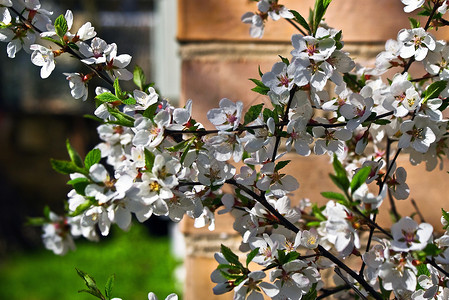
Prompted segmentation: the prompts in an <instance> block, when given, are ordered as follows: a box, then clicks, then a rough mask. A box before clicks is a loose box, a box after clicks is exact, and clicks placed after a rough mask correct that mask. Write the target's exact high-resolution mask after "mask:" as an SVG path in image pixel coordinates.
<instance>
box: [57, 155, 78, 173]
mask: <svg viewBox="0 0 449 300" xmlns="http://www.w3.org/2000/svg"><path fill="white" fill-rule="evenodd" d="M50 164H51V167H52V168H53V170H55V171H56V172H58V173H61V174H71V173H77V172H79V173H85V172H84V170H83V169H81V168H80V167H78V166H76V165H75V164H74V163H73V162H72V161H68V160H57V159H53V158H52V159H50Z"/></svg>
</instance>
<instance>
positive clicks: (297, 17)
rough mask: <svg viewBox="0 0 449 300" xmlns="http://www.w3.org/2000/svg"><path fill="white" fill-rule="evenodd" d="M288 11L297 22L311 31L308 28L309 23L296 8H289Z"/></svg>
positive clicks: (309, 31)
mask: <svg viewBox="0 0 449 300" xmlns="http://www.w3.org/2000/svg"><path fill="white" fill-rule="evenodd" d="M290 12H291V13H292V14H293V16H295V19H294V20H295V21H296V22H297V23H299V25H301V26H302V27H304V29H305V30H307V32H308V33H309V34H310V33H311V32H312V31H311V30H310V27H309V24H308V23H307V21H306V19H304V17H303V16H301V14H300V13H299V12H297V11H296V10H290Z"/></svg>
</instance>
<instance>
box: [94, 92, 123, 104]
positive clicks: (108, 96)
mask: <svg viewBox="0 0 449 300" xmlns="http://www.w3.org/2000/svg"><path fill="white" fill-rule="evenodd" d="M95 99H97V100H99V101H101V102H103V103H104V102H116V101H120V99H119V98H118V97H117V96H116V95H114V94H112V93H110V92H105V93H102V94H100V95H98V96H97V97H95Z"/></svg>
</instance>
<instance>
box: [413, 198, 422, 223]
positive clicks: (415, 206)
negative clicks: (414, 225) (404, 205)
mask: <svg viewBox="0 0 449 300" xmlns="http://www.w3.org/2000/svg"><path fill="white" fill-rule="evenodd" d="M410 201H411V202H412V205H413V207H414V208H415V211H416V213H417V214H418V216H419V220H420V221H421V223H425V222H426V221H425V220H424V216H423V215H422V213H421V211H420V210H419V208H418V205H416V202H415V199H413V198H412V199H410Z"/></svg>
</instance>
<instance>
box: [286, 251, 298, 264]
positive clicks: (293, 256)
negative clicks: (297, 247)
mask: <svg viewBox="0 0 449 300" xmlns="http://www.w3.org/2000/svg"><path fill="white" fill-rule="evenodd" d="M298 257H299V253H298V252H295V251H293V252H288V253H287V255H286V256H285V260H286V262H291V261H293V260H295V259H297V258H298Z"/></svg>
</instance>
